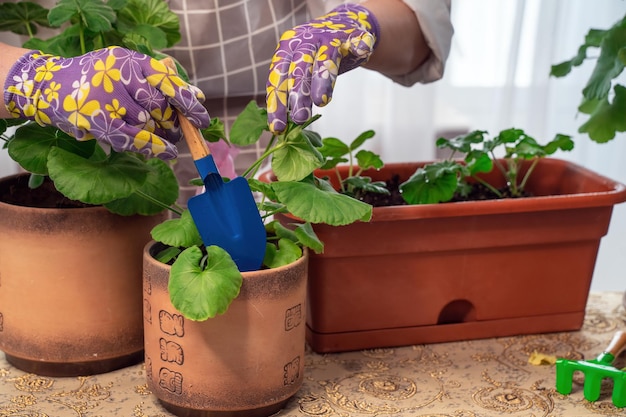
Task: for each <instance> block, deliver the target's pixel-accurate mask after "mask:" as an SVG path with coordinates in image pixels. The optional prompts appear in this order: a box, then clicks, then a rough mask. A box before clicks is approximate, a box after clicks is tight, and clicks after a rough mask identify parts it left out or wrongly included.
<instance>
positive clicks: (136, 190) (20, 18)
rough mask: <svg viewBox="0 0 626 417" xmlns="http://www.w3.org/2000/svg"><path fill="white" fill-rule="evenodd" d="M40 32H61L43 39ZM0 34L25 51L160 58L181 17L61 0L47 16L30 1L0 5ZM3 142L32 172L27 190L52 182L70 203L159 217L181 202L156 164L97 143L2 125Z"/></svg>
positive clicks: (116, 3) (117, 2)
mask: <svg viewBox="0 0 626 417" xmlns="http://www.w3.org/2000/svg"><path fill="white" fill-rule="evenodd" d="M41 27H49V28H62V30H58V31H57V32H56V33H57V34H56V35H54V36H52V37H50V38H47V39H40V38H38V37H37V34H38V32H39V29H40V28H41ZM0 30H4V31H12V32H14V33H17V34H20V35H28V37H29V38H28V40H27V41H26V42H25V43H24V44H23V47H25V48H29V49H38V50H42V51H43V52H46V53H50V54H54V55H61V56H64V57H71V56H78V55H81V54H85V53H87V52H89V51H92V50H96V49H100V48H103V47H107V46H112V45H119V46H123V47H126V48H128V49H133V50H136V51H139V52H142V53H145V54H147V55H150V56H153V57H156V58H160V57H162V56H164V55H163V54H161V53H159V52H157V51H158V49H161V48H166V47H170V46H172V45H174V44H175V43H176V42H178V41H179V40H180V32H179V22H178V17H177V16H176V15H175V14H174V13H173V12H171V11H170V10H169V7H168V5H167V3H166V2H165V1H163V0H148V1H144V0H142V1H139V0H109V1H107V2H104V1H102V0H60V1H58V2H57V4H56V5H55V6H54V7H53V8H51V9H50V10H48V9H46V8H44V7H42V6H40V5H38V4H36V3H31V2H18V3H2V4H0ZM15 126H18V127H17V129H10V130H9V129H8V128H9V127H15ZM9 132H10V134H9ZM0 138H1V139H2V140H4V141H5V145H4V146H5V147H6V148H7V149H8V152H9V155H10V156H11V158H12V159H13V160H15V161H16V162H17V163H18V164H19V165H20V166H21V167H22V168H24V169H25V170H27V171H29V172H30V173H31V181H30V183H29V184H30V186H31V187H32V188H36V187H38V186H40V185H41V184H42V183H43V181H44V179H45V177H49V178H50V179H51V180H52V181H53V182H54V186H55V188H56V189H57V190H58V191H59V192H60V193H61V194H63V195H65V196H66V197H68V198H69V199H71V200H77V201H80V202H83V203H85V204H91V205H104V206H105V207H107V208H108V209H109V210H110V211H112V212H114V213H117V214H122V215H131V214H142V215H151V214H156V213H158V212H161V211H163V210H164V209H165V208H167V207H169V206H170V205H171V204H173V203H174V202H175V201H176V199H177V197H178V183H177V181H176V178H175V176H174V174H173V172H172V170H171V168H170V166H169V164H167V163H166V162H163V161H161V160H159V159H147V158H146V157H144V156H142V155H140V154H138V153H133V152H115V151H113V150H111V149H108V148H106V147H103V146H102V145H101V144H99V143H97V142H96V141H95V140H89V141H83V142H79V141H76V140H75V139H74V138H73V137H71V136H69V135H68V134H66V133H64V132H63V131H61V130H59V129H56V128H54V127H42V126H40V125H38V124H37V123H35V122H31V121H29V122H26V121H24V120H16V119H15V120H14V119H11V120H0Z"/></svg>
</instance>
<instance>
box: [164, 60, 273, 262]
mask: <svg viewBox="0 0 626 417" xmlns="http://www.w3.org/2000/svg"><path fill="white" fill-rule="evenodd" d="M161 62H163V63H164V64H165V65H166V66H168V67H169V68H172V69H174V70H175V69H176V65H175V64H174V62H173V61H172V60H171V59H170V58H165V59H163V60H161ZM178 121H179V123H180V127H181V129H182V131H183V136H184V137H185V141H186V142H187V145H188V146H189V150H190V152H191V156H192V157H193V160H194V162H195V165H196V168H197V170H198V173H199V174H200V178H202V181H203V182H204V187H205V191H204V192H203V193H202V194H199V195H196V196H194V197H191V198H190V199H189V202H188V203H187V206H188V208H189V212H190V213H191V216H192V217H193V220H194V222H195V224H196V227H197V228H198V231H199V232H200V236H201V237H202V241H203V242H204V245H205V246H211V245H216V246H219V247H221V248H222V249H224V250H225V251H227V252H228V253H229V254H230V256H231V257H232V258H233V260H234V261H235V263H236V264H237V267H238V268H239V270H240V271H242V272H244V271H255V270H257V269H259V268H260V267H261V264H262V263H263V257H264V256H265V244H266V233H265V226H264V225H263V220H262V219H261V216H260V214H259V210H258V208H257V205H256V202H255V200H254V196H253V195H252V191H251V190H250V187H249V185H248V181H247V180H246V179H245V178H243V177H236V178H234V179H232V180H230V181H228V182H224V180H223V179H222V176H221V175H220V173H219V171H218V169H217V166H216V165H215V161H214V160H213V156H211V153H210V151H209V148H208V146H207V144H206V141H205V140H204V137H203V136H202V134H201V133H200V131H199V130H198V129H197V128H196V127H195V126H194V125H192V124H191V122H190V121H189V120H188V119H187V118H186V117H184V116H183V115H182V114H181V113H180V112H179V113H178Z"/></svg>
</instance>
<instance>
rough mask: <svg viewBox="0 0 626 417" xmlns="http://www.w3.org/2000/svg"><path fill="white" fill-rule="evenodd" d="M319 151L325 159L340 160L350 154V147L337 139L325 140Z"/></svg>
mask: <svg viewBox="0 0 626 417" xmlns="http://www.w3.org/2000/svg"><path fill="white" fill-rule="evenodd" d="M319 151H320V153H321V154H322V155H323V156H324V157H325V158H340V157H342V156H344V155H347V154H348V153H349V152H350V147H349V146H348V145H346V144H345V143H343V142H342V141H341V140H339V139H337V138H324V139H322V147H321V148H320V149H319Z"/></svg>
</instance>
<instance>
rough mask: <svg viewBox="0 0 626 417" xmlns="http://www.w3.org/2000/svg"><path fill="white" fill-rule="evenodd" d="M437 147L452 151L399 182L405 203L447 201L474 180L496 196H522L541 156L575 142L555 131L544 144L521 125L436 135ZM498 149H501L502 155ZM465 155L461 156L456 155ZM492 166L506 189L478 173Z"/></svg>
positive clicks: (463, 193)
mask: <svg viewBox="0 0 626 417" xmlns="http://www.w3.org/2000/svg"><path fill="white" fill-rule="evenodd" d="M436 144H437V147H439V148H447V149H450V150H451V151H452V154H451V155H450V157H449V158H448V159H446V160H443V161H438V162H434V163H431V164H427V165H425V166H424V167H422V168H418V169H417V171H416V172H415V173H414V174H413V175H412V176H411V178H409V179H408V180H407V181H405V182H404V183H402V184H401V185H400V191H401V192H402V196H403V198H404V200H405V201H406V202H407V203H408V204H434V203H440V202H447V201H450V200H452V199H453V198H454V197H455V196H461V197H464V196H467V195H468V194H469V192H470V190H471V188H472V185H471V182H470V181H468V180H470V179H471V180H472V181H475V182H477V183H479V184H482V185H483V186H485V187H486V188H487V189H488V190H490V191H491V192H492V193H493V195H494V196H496V198H503V197H505V196H508V197H522V196H524V187H525V185H526V183H527V181H528V178H530V176H531V175H532V172H533V170H534V168H535V166H536V165H537V162H538V161H539V159H540V158H543V157H545V156H547V155H551V154H553V153H555V152H556V151H557V150H563V151H569V150H571V149H573V147H574V142H573V141H572V139H571V137H569V136H566V135H562V134H557V135H556V136H555V138H554V139H553V140H552V141H550V142H549V143H547V144H545V145H541V144H539V143H538V142H537V141H536V140H535V139H533V138H532V137H530V136H528V135H527V134H526V133H524V131H523V130H521V129H507V130H503V131H501V132H500V134H498V135H497V136H495V137H493V138H491V139H489V138H488V136H487V132H485V131H482V130H475V131H473V132H470V133H468V134H466V135H461V136H458V137H455V138H453V139H445V138H439V139H438V140H437V143H436ZM498 152H503V156H502V157H501V158H498V157H497V155H496V154H497V153H498ZM459 154H460V155H464V157H463V159H455V157H456V156H459ZM525 160H532V163H531V165H530V168H529V169H528V170H527V171H526V173H525V174H524V175H521V174H520V172H521V165H522V163H523V161H525ZM494 167H495V168H496V169H497V170H498V171H500V172H501V173H502V176H503V177H504V179H505V182H506V190H505V191H503V190H500V189H498V188H496V187H495V186H494V185H492V184H490V183H488V182H487V181H485V180H484V179H483V178H481V177H480V175H478V174H480V173H487V172H491V171H492V169H494Z"/></svg>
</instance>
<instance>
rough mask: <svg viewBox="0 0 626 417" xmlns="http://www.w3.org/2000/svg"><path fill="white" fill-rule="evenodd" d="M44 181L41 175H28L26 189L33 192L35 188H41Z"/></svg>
mask: <svg viewBox="0 0 626 417" xmlns="http://www.w3.org/2000/svg"><path fill="white" fill-rule="evenodd" d="M45 179H46V177H45V176H43V175H37V174H30V176H29V177H28V188H30V189H31V190H34V189H35V188H39V187H41V185H42V184H43V182H44V180H45Z"/></svg>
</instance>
